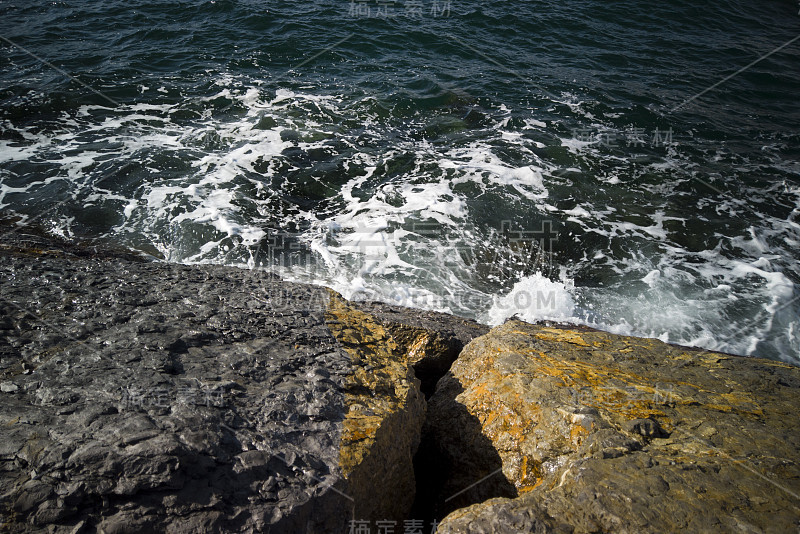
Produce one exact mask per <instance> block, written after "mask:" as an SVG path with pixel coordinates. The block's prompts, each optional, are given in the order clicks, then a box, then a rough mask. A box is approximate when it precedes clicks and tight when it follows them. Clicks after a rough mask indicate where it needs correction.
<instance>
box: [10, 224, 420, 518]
mask: <svg viewBox="0 0 800 534" xmlns="http://www.w3.org/2000/svg"><path fill="white" fill-rule="evenodd" d="M0 283H1V284H2V297H1V298H0V396H1V397H0V399H2V400H1V401H0V488H1V489H0V525H2V528H3V530H5V531H9V532H25V531H27V532H38V531H48V532H81V531H85V532H93V531H99V532H147V531H167V532H170V531H171V532H261V531H270V532H301V531H302V532H347V531H348V522H349V521H350V520H351V519H353V518H357V519H365V520H373V521H374V520H381V519H402V518H403V517H405V516H406V515H407V514H408V509H409V507H410V506H411V502H412V501H413V498H414V486H415V480H414V472H413V466H412V458H413V455H414V453H415V451H416V447H417V444H418V442H419V439H420V434H419V433H420V428H421V426H422V422H423V418H424V414H425V402H424V398H423V396H422V394H421V392H420V390H419V381H418V380H417V379H416V378H415V377H414V375H413V372H412V371H411V370H410V369H409V366H408V361H409V359H408V357H407V355H406V353H405V352H403V350H404V348H403V347H398V345H397V344H395V343H394V342H393V341H392V338H391V336H390V334H389V333H388V332H387V331H386V330H385V329H384V328H383V327H382V326H381V325H380V324H379V323H378V322H377V321H375V320H371V319H370V318H369V316H367V315H366V314H364V313H362V312H358V311H357V310H355V309H353V308H351V307H349V305H348V304H347V303H346V302H344V301H343V300H341V298H339V297H338V296H337V295H335V294H333V292H330V291H329V290H326V289H325V288H321V287H314V286H307V285H301V284H291V283H285V282H281V281H280V280H278V279H277V278H275V277H273V276H271V275H270V274H268V273H264V272H252V271H246V270H240V269H235V268H225V267H215V266H184V265H174V264H164V263H153V262H149V261H145V260H143V259H142V258H138V257H136V256H134V255H131V254H128V253H124V252H120V253H110V252H106V251H97V250H91V249H87V248H85V247H79V246H73V245H71V244H68V243H61V242H58V241H55V240H52V239H48V238H43V237H41V236H35V235H24V234H19V233H17V234H6V235H4V236H2V238H0ZM331 302H335V303H337V305H336V306H331ZM431 335H433V334H431Z"/></svg>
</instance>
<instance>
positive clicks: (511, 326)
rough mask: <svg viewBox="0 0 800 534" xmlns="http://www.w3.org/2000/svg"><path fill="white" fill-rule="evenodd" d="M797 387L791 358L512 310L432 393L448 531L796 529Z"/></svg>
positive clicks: (432, 429)
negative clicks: (516, 317) (550, 321)
mask: <svg viewBox="0 0 800 534" xmlns="http://www.w3.org/2000/svg"><path fill="white" fill-rule="evenodd" d="M798 395H800V368H797V367H794V366H790V365H787V364H784V363H780V362H776V361H769V360H761V359H756V358H742V357H736V356H729V355H724V354H719V353H711V352H704V351H697V350H693V349H687V348H684V347H676V346H672V345H667V344H665V343H661V342H660V341H658V340H653V339H640V338H630V337H623V336H616V335H613V334H608V333H605V332H598V331H592V330H591V329H577V328H563V327H550V326H543V325H529V324H527V323H523V322H519V321H509V322H507V323H506V324H505V325H503V326H500V327H497V328H496V329H494V330H492V331H491V332H490V333H489V334H488V335H486V336H483V337H481V338H478V339H476V340H474V341H473V342H472V343H470V344H469V345H468V346H467V348H466V349H465V350H464V351H463V352H462V354H461V355H460V356H459V358H458V360H457V361H456V363H455V364H454V365H453V367H452V369H451V371H450V373H448V374H447V375H446V376H445V377H444V378H443V379H442V380H441V381H440V382H439V385H438V387H437V390H436V393H435V394H434V396H433V397H432V398H431V399H430V406H429V418H428V421H427V423H426V426H427V427H428V432H429V433H430V434H431V435H432V436H434V441H435V442H436V443H437V450H438V454H440V461H439V464H440V465H442V466H443V467H442V468H441V470H440V473H439V474H438V475H437V477H438V478H439V479H441V484H440V488H439V489H438V492H437V494H436V496H435V497H434V500H435V501H436V502H437V506H438V510H437V511H438V513H439V515H442V514H444V513H448V512H451V513H450V514H449V515H448V516H447V517H446V518H445V520H444V521H443V522H442V524H441V528H440V531H441V532H631V533H633V532H637V533H640V532H678V531H691V532H790V531H796V529H797V527H798V521H800V497H799V496H800V433H798V432H797V431H796V429H797V428H798V423H800V418H799V417H798V413H797V407H798ZM470 505H471V506H470Z"/></svg>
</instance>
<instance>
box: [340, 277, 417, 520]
mask: <svg viewBox="0 0 800 534" xmlns="http://www.w3.org/2000/svg"><path fill="white" fill-rule="evenodd" d="M325 320H326V323H327V325H328V328H330V330H331V332H332V333H333V335H334V337H335V338H336V339H337V340H338V341H339V343H341V344H342V345H343V347H344V349H345V350H346V351H347V352H348V354H350V356H351V359H352V373H351V374H350V375H349V377H348V379H347V383H346V384H345V406H346V410H347V411H346V414H345V419H344V421H343V426H342V437H341V446H340V452H339V464H340V468H341V472H342V476H343V478H344V479H345V480H346V485H345V486H344V487H345V488H346V493H347V494H348V495H349V496H350V497H351V498H352V499H353V508H354V509H353V511H352V517H353V518H354V519H357V520H367V521H373V522H374V521H380V520H396V521H400V520H402V519H403V518H404V517H405V515H406V514H407V513H408V511H409V510H410V508H411V505H412V503H413V500H414V495H415V479H414V466H413V455H414V453H415V452H416V450H417V446H418V445H419V440H420V432H421V429H422V423H423V421H424V418H425V400H424V398H423V396H422V393H421V391H420V389H419V380H417V379H416V378H415V377H414V374H413V371H412V370H411V368H410V366H409V363H408V355H407V353H406V352H404V351H401V350H400V349H399V348H398V346H397V344H396V343H395V341H394V339H393V338H392V337H391V335H390V334H389V332H387V331H386V329H384V328H383V326H381V325H380V324H379V323H377V322H376V321H375V318H374V317H372V316H370V315H367V314H366V313H364V312H362V311H359V310H357V309H355V308H354V307H352V306H351V305H350V304H349V303H348V302H347V301H345V300H344V299H342V298H341V297H340V296H339V295H338V294H336V293H334V292H333V291H331V300H330V304H329V307H328V309H327V311H326V313H325Z"/></svg>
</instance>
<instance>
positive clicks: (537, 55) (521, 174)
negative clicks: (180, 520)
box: [0, 0, 800, 362]
mask: <svg viewBox="0 0 800 534" xmlns="http://www.w3.org/2000/svg"><path fill="white" fill-rule="evenodd" d="M798 10H800V5H798V4H797V3H795V2H791V1H775V2H764V3H760V4H757V5H754V4H753V3H751V2H744V1H742V0H736V1H734V0H722V1H718V2H713V3H700V2H688V1H674V2H638V1H632V2H599V1H589V0H585V1H569V2H567V1H559V2H556V1H552V0H548V1H539V2H534V1H530V2H519V1H518V2H510V1H498V2H476V1H456V0H451V1H450V2H446V1H443V0H437V1H433V0H423V1H413V0H409V1H407V2H400V1H397V2H389V1H386V2H362V3H358V2H356V3H348V2H322V1H316V0H315V1H309V2H293V3H289V2H264V1H232V0H217V1H213V2H211V1H186V2H154V1H148V2H140V1H126V2H121V1H103V2H101V1H93V2H90V1H88V0H74V1H69V2H31V1H29V2H8V1H2V2H0V14H2V18H0V37H2V39H0V51H1V52H0V65H2V71H0V209H2V212H3V214H4V215H9V216H12V215H13V216H19V217H21V218H22V222H23V223H28V224H37V225H42V226H44V227H45V228H47V229H48V230H50V231H52V232H54V233H57V234H62V235H67V236H78V237H82V238H91V239H98V240H101V241H110V242H112V243H119V244H123V245H125V246H130V247H134V248H137V249H140V250H143V251H145V252H148V253H150V254H152V255H154V256H156V257H159V258H162V259H165V260H168V261H177V262H206V263H224V264H231V265H245V266H248V267H250V268H259V269H271V270H275V271H277V272H280V273H281V275H282V276H284V277H287V278H293V279H298V280H305V281H312V282H316V283H324V284H327V285H330V286H332V287H334V288H336V289H338V290H339V291H341V292H342V293H344V294H345V296H348V297H351V298H373V299H381V300H387V301H392V302H398V303H400V304H406V305H412V306H419V307H425V308H433V309H440V310H446V311H451V312H454V313H458V314H462V315H467V316H471V317H476V318H478V319H480V320H482V321H487V322H492V323H496V322H499V321H502V320H503V319H504V318H505V317H507V316H510V315H512V314H514V313H518V314H520V315H521V316H522V317H523V318H527V319H531V320H533V319H539V318H553V319H564V320H571V321H578V322H583V323H586V324H590V325H595V326H599V327H601V328H605V329H611V330H613V331H617V332H623V333H631V334H635V335H645V336H654V337H660V338H662V339H664V340H668V341H670V342H675V343H684V344H691V345H697V346H702V347H707V348H712V349H717V350H724V351H729V352H734V353H738V354H748V355H759V356H765V357H770V358H781V359H784V360H787V361H794V362H800V357H799V356H798V353H799V351H800V318H799V317H798V315H799V312H800V291H798V284H800V267H799V266H798V258H800V252H799V251H798V248H799V246H798V245H800V225H799V224H798V223H799V222H800V221H798V214H800V161H799V160H800V132H798V124H800V121H799V120H798V119H800V39H799V40H797V41H792V40H793V39H795V38H797V37H798V36H800V14H798ZM787 43H788V44H787ZM783 45H786V46H784V47H783V48H780V47H781V46H783ZM778 48H780V49H779V50H777V51H776V49H778ZM768 54H769V55H768ZM765 55H768V57H766V58H764V59H763V60H761V61H758V62H756V63H755V64H753V65H752V66H750V67H749V68H746V69H744V70H742V69H743V68H744V67H747V66H748V65H749V64H751V63H753V62H755V61H756V60H758V59H759V58H762V57H763V56H765ZM740 70H741V72H738V71H740ZM733 74H735V76H733V77H731V78H730V79H728V80H726V81H724V83H721V84H719V85H718V86H715V87H712V86H714V85H715V84H717V83H718V82H720V81H723V80H724V79H725V78H726V77H728V76H730V75H733ZM707 89H710V90H707ZM706 90H707V91H706ZM700 93H702V94H700ZM698 94H700V96H697V95H698ZM796 299H797V300H796Z"/></svg>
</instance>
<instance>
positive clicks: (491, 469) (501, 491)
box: [411, 373, 517, 523]
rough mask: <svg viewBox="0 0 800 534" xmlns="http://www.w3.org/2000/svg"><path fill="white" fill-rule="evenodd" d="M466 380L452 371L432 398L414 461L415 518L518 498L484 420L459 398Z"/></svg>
mask: <svg viewBox="0 0 800 534" xmlns="http://www.w3.org/2000/svg"><path fill="white" fill-rule="evenodd" d="M462 391H463V388H462V387H461V384H460V383H459V382H458V380H456V379H455V378H453V376H452V375H451V374H450V373H448V374H446V375H445V376H444V377H443V378H442V379H441V380H440V381H439V384H438V386H437V388H436V392H435V393H434V395H433V396H432V397H431V399H430V400H429V401H428V417H427V420H426V423H425V426H424V427H423V437H422V442H421V444H420V448H419V451H418V452H417V455H416V457H415V459H414V466H415V474H416V478H417V498H416V501H415V503H414V508H413V510H412V515H411V517H413V518H414V519H424V520H425V521H426V523H429V522H430V521H432V520H433V519H436V520H441V519H442V518H443V517H445V516H446V515H447V514H449V513H450V512H452V511H454V510H456V509H459V508H464V507H467V506H470V505H472V504H476V503H480V502H483V501H486V500H488V499H492V498H495V497H509V498H513V497H516V496H517V490H516V487H515V486H514V485H513V484H512V483H510V482H509V481H508V479H507V478H506V477H505V476H504V475H503V472H502V470H501V469H502V460H501V458H500V455H499V454H498V453H497V450H496V449H495V448H494V446H493V444H492V442H491V440H490V439H489V438H487V437H486V436H484V435H483V434H482V433H481V426H482V425H481V422H480V420H479V419H478V418H477V417H475V416H474V415H472V414H470V413H469V411H468V410H467V408H466V407H465V406H464V405H463V404H460V403H459V402H457V401H456V397H457V396H458V395H459V394H460V393H461V392H462Z"/></svg>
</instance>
